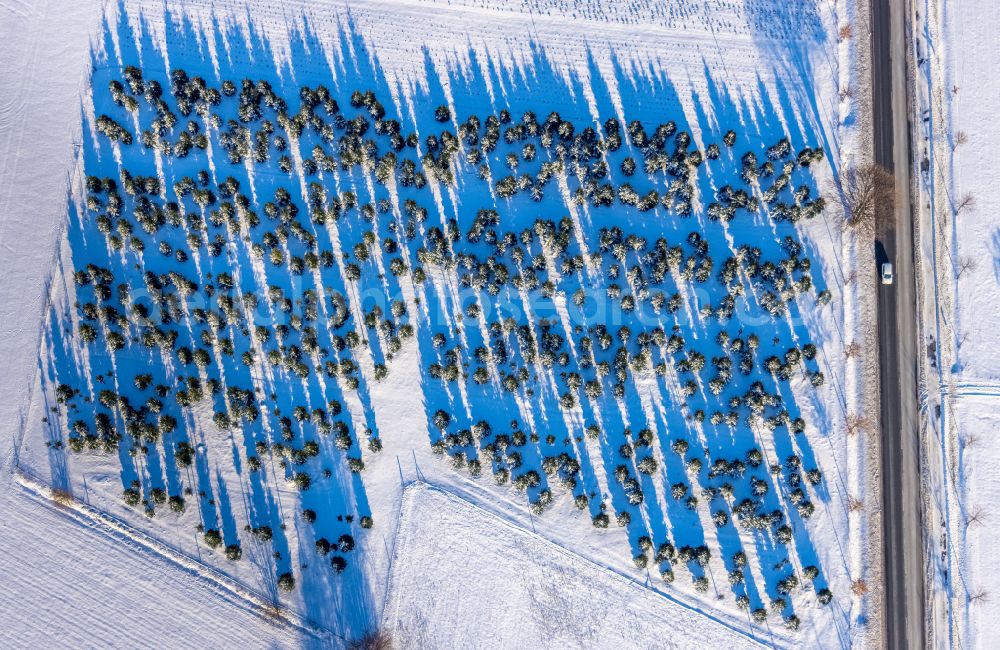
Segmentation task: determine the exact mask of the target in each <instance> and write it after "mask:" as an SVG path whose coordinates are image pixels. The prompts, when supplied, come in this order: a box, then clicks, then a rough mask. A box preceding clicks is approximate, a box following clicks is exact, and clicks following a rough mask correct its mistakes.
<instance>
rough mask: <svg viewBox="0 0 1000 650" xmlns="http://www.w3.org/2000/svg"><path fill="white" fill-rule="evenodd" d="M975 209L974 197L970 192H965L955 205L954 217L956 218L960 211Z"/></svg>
mask: <svg viewBox="0 0 1000 650" xmlns="http://www.w3.org/2000/svg"><path fill="white" fill-rule="evenodd" d="M975 207H976V197H974V196H973V195H972V193H971V192H966V193H965V194H963V195H962V197H961V198H960V199H958V202H957V203H956V204H955V216H958V215H959V213H961V212H962V210H972V209H973V208H975Z"/></svg>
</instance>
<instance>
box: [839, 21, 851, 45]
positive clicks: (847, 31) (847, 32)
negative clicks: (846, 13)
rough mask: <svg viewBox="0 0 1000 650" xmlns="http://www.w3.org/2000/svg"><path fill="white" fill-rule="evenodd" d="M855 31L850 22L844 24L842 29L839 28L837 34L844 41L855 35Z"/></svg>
mask: <svg viewBox="0 0 1000 650" xmlns="http://www.w3.org/2000/svg"><path fill="white" fill-rule="evenodd" d="M853 33H854V30H853V29H852V28H851V24H850V23H844V24H843V25H841V26H840V29H838V30H837V35H838V36H839V37H840V40H842V41H846V40H847V39H849V38H850V37H851V36H852V35H853Z"/></svg>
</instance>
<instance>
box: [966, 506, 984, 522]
mask: <svg viewBox="0 0 1000 650" xmlns="http://www.w3.org/2000/svg"><path fill="white" fill-rule="evenodd" d="M985 518H986V511H985V510H983V507H982V506H976V507H975V508H973V509H972V512H970V513H969V514H968V515H967V516H966V517H965V525H966V526H972V525H973V524H976V525H978V526H981V525H982V524H983V520H984V519H985Z"/></svg>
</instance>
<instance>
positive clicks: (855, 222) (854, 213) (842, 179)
mask: <svg viewBox="0 0 1000 650" xmlns="http://www.w3.org/2000/svg"><path fill="white" fill-rule="evenodd" d="M836 191H837V194H838V195H839V196H840V201H841V205H842V207H843V211H844V222H845V223H846V224H847V225H848V226H851V227H852V228H858V227H861V228H864V229H872V230H873V229H874V227H875V213H876V210H877V211H878V212H879V213H880V214H881V213H883V212H888V213H891V212H892V210H893V206H895V197H896V181H895V178H893V175H892V173H891V172H890V171H889V170H887V169H886V168H885V167H882V166H880V165H863V166H861V167H849V168H847V169H846V170H844V172H843V173H842V174H840V176H839V177H838V178H837V187H836Z"/></svg>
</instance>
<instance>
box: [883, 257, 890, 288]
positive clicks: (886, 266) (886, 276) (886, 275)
mask: <svg viewBox="0 0 1000 650" xmlns="http://www.w3.org/2000/svg"><path fill="white" fill-rule="evenodd" d="M882 284H892V262H883V263H882Z"/></svg>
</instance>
